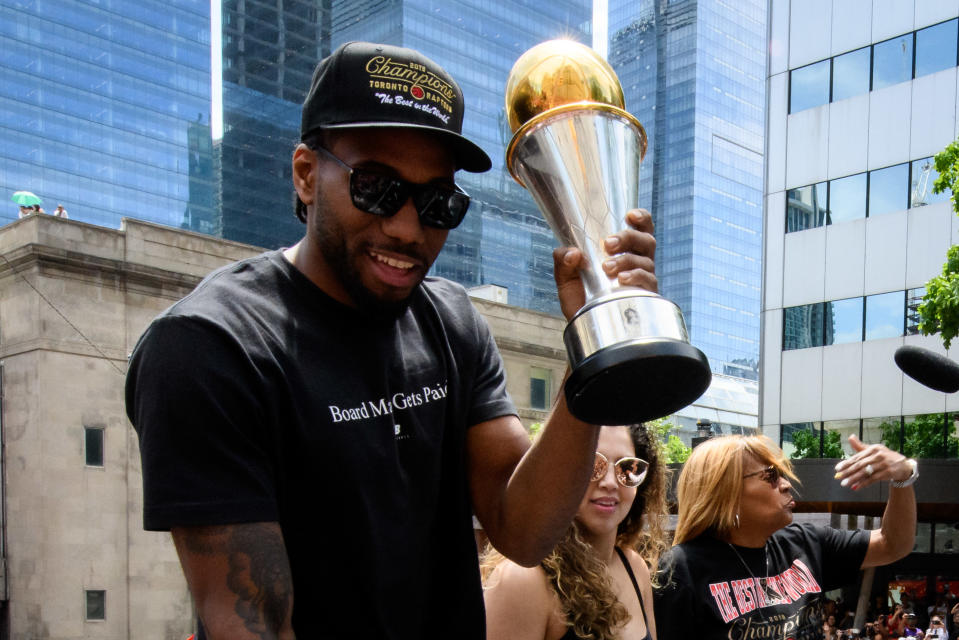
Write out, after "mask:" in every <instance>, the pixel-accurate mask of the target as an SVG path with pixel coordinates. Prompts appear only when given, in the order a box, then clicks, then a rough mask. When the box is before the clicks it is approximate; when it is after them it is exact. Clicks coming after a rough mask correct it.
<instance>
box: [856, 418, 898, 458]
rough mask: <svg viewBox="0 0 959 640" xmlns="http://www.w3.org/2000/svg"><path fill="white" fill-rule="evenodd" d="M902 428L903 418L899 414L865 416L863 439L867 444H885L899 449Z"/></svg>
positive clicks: (893, 448) (894, 449)
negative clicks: (876, 416) (877, 416)
mask: <svg viewBox="0 0 959 640" xmlns="http://www.w3.org/2000/svg"><path fill="white" fill-rule="evenodd" d="M901 430H902V418H901V417H899V416H886V417H881V418H863V421H862V441H863V442H865V443H866V444H884V445H886V446H887V447H889V448H890V449H892V450H893V451H899V440H900V438H899V432H900V431H901Z"/></svg>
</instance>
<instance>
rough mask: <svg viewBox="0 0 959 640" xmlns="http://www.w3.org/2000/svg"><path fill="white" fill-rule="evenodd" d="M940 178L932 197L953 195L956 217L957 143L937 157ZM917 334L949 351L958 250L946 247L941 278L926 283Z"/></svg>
mask: <svg viewBox="0 0 959 640" xmlns="http://www.w3.org/2000/svg"><path fill="white" fill-rule="evenodd" d="M935 164H936V171H937V172H938V173H939V177H938V178H936V181H935V182H934V183H933V185H932V191H933V193H942V192H943V191H945V190H946V189H949V191H950V192H951V193H952V198H951V202H952V210H953V211H955V212H956V213H957V214H959V188H957V187H959V186H957V183H959V140H954V141H952V142H951V143H949V146H947V147H946V148H945V149H943V150H942V151H940V152H939V153H937V154H936V157H935ZM918 312H919V331H921V332H922V333H923V335H930V334H933V333H937V332H938V333H939V334H940V337H941V338H942V344H943V346H945V347H946V349H948V348H949V346H950V345H951V344H952V339H953V338H955V337H956V334H957V333H959V246H957V245H953V246H951V247H949V251H948V252H947V253H946V263H945V264H944V265H943V266H942V274H941V275H938V276H936V277H935V278H933V279H932V280H930V281H929V282H927V283H926V294H925V295H924V296H923V297H922V304H920V305H919V308H918Z"/></svg>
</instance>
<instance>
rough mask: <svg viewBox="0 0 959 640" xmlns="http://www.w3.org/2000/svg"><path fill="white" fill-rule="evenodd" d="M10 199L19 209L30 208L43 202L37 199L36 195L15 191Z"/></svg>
mask: <svg viewBox="0 0 959 640" xmlns="http://www.w3.org/2000/svg"><path fill="white" fill-rule="evenodd" d="M10 199H11V200H13V201H14V202H16V203H17V204H18V205H20V206H21V207H32V206H33V205H35V204H40V203H42V202H43V200H41V199H40V198H38V197H37V196H36V194H34V193H31V192H29V191H17V192H16V193H14V194H13V197H12V198H10Z"/></svg>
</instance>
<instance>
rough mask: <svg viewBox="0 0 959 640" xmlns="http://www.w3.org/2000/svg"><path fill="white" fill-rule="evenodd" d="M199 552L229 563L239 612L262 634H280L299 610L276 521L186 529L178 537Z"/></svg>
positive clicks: (245, 622)
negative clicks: (286, 623)
mask: <svg viewBox="0 0 959 640" xmlns="http://www.w3.org/2000/svg"><path fill="white" fill-rule="evenodd" d="M178 539H179V541H180V543H181V544H182V546H183V548H184V549H185V550H186V551H187V552H189V553H190V554H193V555H198V556H205V557H207V558H210V557H214V556H219V557H220V558H222V559H224V560H225V561H226V565H227V575H226V586H227V588H228V589H229V590H230V591H231V592H232V593H234V594H236V596H237V599H236V604H235V606H234V610H235V612H236V614H237V616H238V617H239V618H240V620H242V622H243V625H244V626H245V627H246V628H247V630H249V631H250V633H252V634H254V635H255V636H256V637H258V638H264V639H265V638H276V637H277V633H278V632H279V631H280V630H281V629H282V628H283V625H284V623H285V622H286V620H287V619H288V617H289V616H290V615H291V613H292V608H293V578H292V576H291V574H290V564H289V559H288V557H287V555H286V547H285V546H284V544H283V534H282V533H280V531H279V528H278V527H277V525H276V524H275V523H256V524H241V525H233V526H226V527H222V526H216V527H195V528H188V529H184V530H183V531H182V532H181V533H180V535H179V536H178Z"/></svg>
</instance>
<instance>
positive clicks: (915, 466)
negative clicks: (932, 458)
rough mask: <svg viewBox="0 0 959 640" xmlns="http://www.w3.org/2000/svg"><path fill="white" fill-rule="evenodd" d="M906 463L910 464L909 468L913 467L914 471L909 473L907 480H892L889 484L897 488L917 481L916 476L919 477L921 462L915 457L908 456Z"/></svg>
mask: <svg viewBox="0 0 959 640" xmlns="http://www.w3.org/2000/svg"><path fill="white" fill-rule="evenodd" d="M906 464H907V465H909V468H910V469H912V473H910V474H909V477H908V478H906V479H905V480H890V481H889V484H890V485H892V486H893V487H895V488H896V489H903V488H905V487H908V486H910V485H911V484H912V483H913V482H915V481H916V478H918V477H919V463H918V462H916V460H915V459H914V458H907V459H906Z"/></svg>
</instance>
